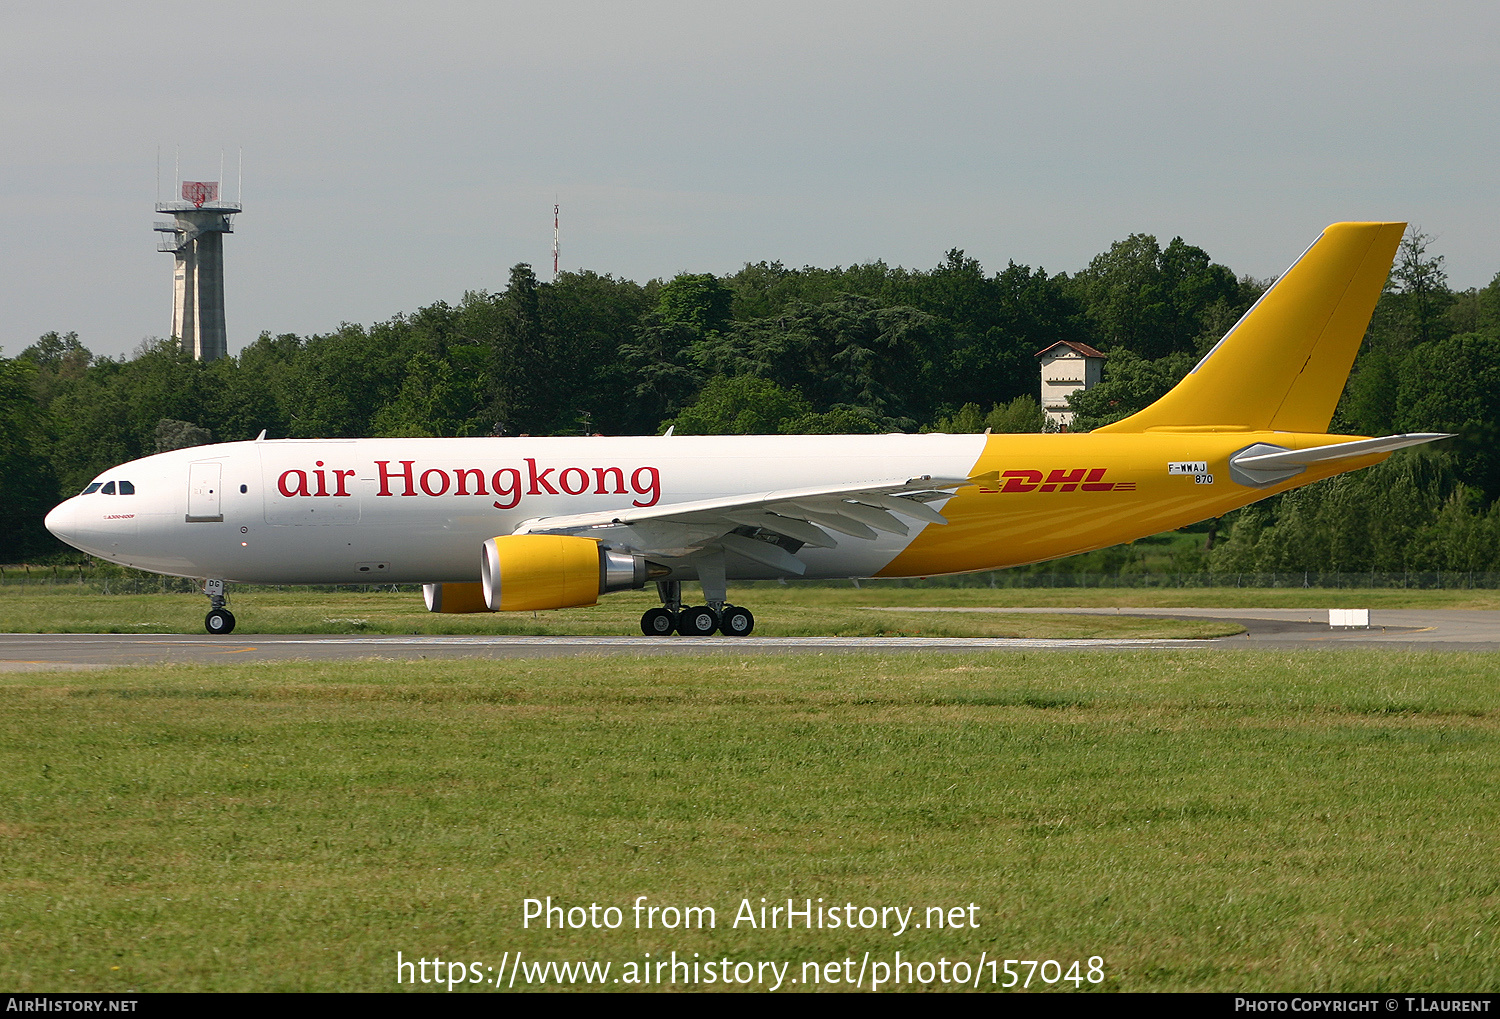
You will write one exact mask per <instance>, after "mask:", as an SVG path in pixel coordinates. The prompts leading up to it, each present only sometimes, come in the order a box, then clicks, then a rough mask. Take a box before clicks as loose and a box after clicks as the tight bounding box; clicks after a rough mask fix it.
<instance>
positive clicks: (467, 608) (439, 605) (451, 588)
mask: <svg viewBox="0 0 1500 1019" xmlns="http://www.w3.org/2000/svg"><path fill="white" fill-rule="evenodd" d="M422 597H423V599H425V600H426V602H427V611H428V612H488V611H490V607H489V606H488V605H487V604H485V601H484V585H483V584H481V583H480V582H479V581H477V580H476V581H474V582H472V583H468V584H423V585H422Z"/></svg>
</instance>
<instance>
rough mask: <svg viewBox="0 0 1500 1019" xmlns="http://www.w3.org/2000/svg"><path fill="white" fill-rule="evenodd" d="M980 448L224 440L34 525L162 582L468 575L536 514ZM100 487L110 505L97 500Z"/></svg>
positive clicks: (880, 439) (974, 439) (912, 469)
mask: <svg viewBox="0 0 1500 1019" xmlns="http://www.w3.org/2000/svg"><path fill="white" fill-rule="evenodd" d="M984 438H985V437H984V436H981V435H878V436H877V435H829V436H711V437H710V436H671V437H592V438H582V437H581V438H525V437H522V438H475V439H345V440H338V439H278V440H272V441H265V440H262V441H257V442H231V443H223V444H220V445H213V446H199V447H194V448H191V449H181V450H175V451H173V452H170V453H161V454H158V455H156V456H149V457H145V458H143V459H140V460H134V461H131V462H130V463H127V464H123V465H121V466H119V467H115V468H112V469H110V470H109V471H106V472H105V473H103V474H101V475H99V477H98V479H96V484H97V485H99V489H98V490H95V491H93V492H91V493H88V494H83V495H79V496H75V497H73V498H72V499H69V500H67V501H66V502H64V503H63V504H61V505H60V506H58V507H57V508H56V509H54V510H53V511H52V513H50V514H49V515H48V517H47V526H48V528H49V529H50V530H51V531H52V532H53V533H54V534H56V535H57V536H58V537H60V538H62V539H63V540H65V541H67V542H68V543H70V544H72V545H74V546H76V547H78V548H80V549H83V550H84V551H87V552H90V553H92V554H94V555H97V556H100V557H102V558H105V559H109V560H111V561H113V562H117V563H121V564H124V565H128V566H133V567H136V568H138V569H143V570H150V571H152V572H156V573H165V574H172V575H177V576H185V577H201V578H220V579H223V580H229V581H236V582H242V583H261V584H338V583H357V582H360V581H369V580H384V581H388V582H400V583H434V582H462V581H474V580H477V579H478V578H479V563H480V548H481V545H482V543H483V542H484V541H486V540H487V539H489V538H492V537H495V536H498V535H507V534H510V533H512V532H513V531H514V530H515V529H516V527H517V526H518V525H520V524H521V523H522V522H523V521H526V520H530V519H533V518H536V517H543V516H549V517H550V516H557V515H566V514H576V513H583V512H597V511H609V510H611V509H616V508H617V509H620V510H628V509H630V508H632V507H645V506H654V505H667V504H672V503H683V502H693V501H696V500H702V499H713V498H721V497H726V496H734V495H741V494H745V493H753V492H764V491H768V490H778V489H792V488H799V487H804V486H813V485H827V484H830V483H838V482H851V483H853V482H865V481H875V480H881V479H890V478H896V477H903V478H904V477H914V476H920V475H934V476H939V475H947V476H955V477H964V476H967V474H968V473H969V471H970V470H971V468H972V467H973V466H974V464H975V462H976V461H977V460H978V458H979V455H980V453H981V451H982V450H983V448H984ZM121 481H129V482H130V483H131V487H133V488H134V493H133V494H130V495H122V494H119V489H120V487H121V486H119V485H118V482H121ZM110 482H115V483H116V484H115V485H114V486H111V485H110ZM91 487H93V486H91ZM110 487H113V488H114V489H115V492H114V494H104V490H105V489H107V488H110ZM922 527H923V525H921V524H915V525H913V527H912V529H911V533H910V534H907V535H898V534H886V533H881V534H880V535H879V536H878V538H876V539H875V540H870V541H848V542H841V543H840V544H839V547H837V548H827V549H825V548H811V547H809V548H805V549H803V550H801V552H800V553H799V557H800V558H801V559H802V560H803V561H805V563H806V564H807V572H806V574H805V576H807V577H810V578H811V577H850V576H854V577H862V576H870V575H873V574H875V573H877V572H878V571H879V570H881V569H882V568H883V567H884V566H886V565H887V564H888V563H889V562H890V561H891V560H892V559H894V558H895V557H896V556H897V555H898V554H899V553H900V552H901V551H902V550H903V549H905V548H906V547H907V546H908V545H909V544H910V543H911V542H912V540H913V539H914V538H915V537H916V535H917V533H919V532H920V531H921V529H922ZM691 540H692V535H691V534H684V537H683V543H684V547H683V549H682V550H681V551H683V552H689V551H690V542H691ZM978 565H982V564H976V568H977V566H978ZM779 575H780V574H778V573H776V572H775V571H771V570H766V569H761V568H756V567H754V566H753V565H752V564H748V563H741V564H740V568H739V569H738V570H737V571H736V572H735V577H737V578H738V579H751V578H754V577H774V576H779Z"/></svg>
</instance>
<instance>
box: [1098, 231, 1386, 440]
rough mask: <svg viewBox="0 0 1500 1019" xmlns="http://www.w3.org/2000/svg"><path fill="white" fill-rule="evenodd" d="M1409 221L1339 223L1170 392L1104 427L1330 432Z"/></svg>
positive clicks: (1113, 429)
mask: <svg viewBox="0 0 1500 1019" xmlns="http://www.w3.org/2000/svg"><path fill="white" fill-rule="evenodd" d="M1405 230H1406V224H1405V223H1335V224H1333V225H1332V226H1330V227H1329V228H1328V229H1326V230H1324V231H1323V233H1322V235H1321V236H1320V237H1319V238H1318V239H1317V240H1316V241H1314V242H1313V244H1312V247H1310V248H1308V249H1307V250H1306V251H1305V252H1303V253H1302V257H1301V258H1299V259H1297V261H1296V263H1295V264H1294V265H1293V266H1292V267H1291V268H1290V269H1288V270H1287V271H1286V274H1285V275H1283V276H1282V277H1281V278H1280V279H1279V280H1277V281H1276V283H1275V285H1274V286H1272V287H1271V289H1270V290H1267V291H1266V292H1265V294H1264V295H1263V296H1262V297H1261V299H1260V300H1259V301H1257V302H1256V303H1255V306H1254V307H1252V308H1251V309H1250V310H1249V311H1247V312H1246V313H1245V315H1244V317H1243V318H1241V319H1240V320H1239V322H1237V323H1235V326H1234V328H1233V329H1230V330H1229V332H1227V333H1225V334H1224V338H1223V339H1222V340H1220V341H1219V342H1218V344H1217V345H1216V346H1215V347H1214V348H1213V349H1212V350H1210V351H1209V352H1208V353H1207V354H1206V355H1204V357H1203V360H1201V361H1199V362H1198V366H1197V367H1196V368H1194V369H1193V370H1192V371H1191V372H1189V373H1188V376H1187V378H1185V379H1183V380H1182V381H1181V382H1179V383H1178V384H1177V386H1176V387H1175V388H1173V389H1172V391H1171V392H1169V393H1167V395H1166V396H1163V397H1162V398H1161V399H1160V400H1157V401H1156V402H1155V403H1153V404H1152V405H1151V406H1149V407H1147V408H1146V409H1145V410H1143V411H1141V412H1139V413H1138V414H1133V415H1131V416H1130V417H1128V418H1126V419H1125V420H1123V421H1116V422H1115V423H1114V424H1110V425H1105V426H1104V427H1102V428H1098V429H1095V431H1100V432H1148V431H1153V432H1154V431H1162V432H1171V431H1194V432H1237V431H1283V432H1319V433H1320V432H1326V431H1327V430H1328V422H1329V421H1330V420H1331V419H1332V417H1333V410H1334V407H1336V406H1337V405H1338V401H1339V394H1340V393H1342V392H1343V390H1344V382H1345V381H1346V380H1347V379H1348V377H1349V369H1350V367H1351V366H1352V365H1353V364H1354V355H1355V354H1356V353H1357V352H1358V350H1359V344H1360V341H1361V340H1362V339H1363V338H1364V335H1365V328H1366V326H1368V325H1369V323H1370V316H1371V315H1372V314H1373V313H1374V311H1375V302H1376V301H1377V300H1379V299H1380V292H1381V290H1382V289H1383V288H1384V286H1385V280H1386V276H1387V275H1388V274H1389V272H1390V269H1391V260H1392V259H1393V258H1395V256H1396V248H1397V247H1398V246H1399V245H1400V243H1401V235H1402V234H1403V233H1404V232H1405Z"/></svg>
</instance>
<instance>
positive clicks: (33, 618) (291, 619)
mask: <svg viewBox="0 0 1500 1019" xmlns="http://www.w3.org/2000/svg"><path fill="white" fill-rule="evenodd" d="M900 593H901V594H903V595H904V596H905V598H904V600H902V599H895V600H889V601H885V602H880V601H878V600H871V599H870V598H868V597H861V595H862V594H863V592H861V591H856V590H853V589H849V590H840V589H829V588H810V587H804V588H782V587H780V586H766V587H760V588H753V589H741V590H736V591H733V592H732V593H731V596H732V600H734V601H735V602H736V604H739V603H741V602H743V603H744V604H747V605H749V606H750V607H751V609H752V611H754V612H755V617H756V624H755V632H756V633H757V634H758V635H761V636H767V637H799V636H846V637H878V636H924V635H925V636H930V637H1161V638H1204V637H1223V636H1228V635H1230V634H1235V633H1240V632H1242V629H1243V628H1242V627H1240V626H1237V625H1235V624H1234V623H1226V622H1224V621H1222V620H1172V619H1132V618H1128V617H1123V618H1122V617H1109V616H1099V617H1090V618H1079V617H1076V616H1065V615H1056V616H1052V615H1025V614H1016V615H1004V614H994V615H990V614H985V615H983V616H979V615H975V614H973V613H954V614H952V615H944V614H942V613H931V612H912V613H905V614H903V613H899V612H878V613H875V612H868V611H865V607H866V606H869V605H879V604H888V605H890V604H894V605H911V604H917V605H937V606H943V605H950V604H953V605H958V604H973V600H972V599H964V600H962V601H960V600H955V599H952V598H951V597H950V596H951V595H954V594H962V593H966V592H956V591H952V590H948V591H937V590H933V591H910V590H908V591H903V592H900ZM913 595H915V599H914V598H913ZM656 604H658V601H657V599H656V597H655V595H654V593H652V594H650V595H648V594H646V593H644V592H626V593H621V594H614V595H609V596H607V597H605V598H604V599H603V600H601V601H600V603H599V604H598V605H595V606H592V607H590V608H583V609H563V610H561V611H557V612H520V613H496V614H491V613H488V612H485V613H476V614H473V615H441V614H434V613H431V612H428V611H427V610H426V608H425V606H424V605H423V602H422V598H421V595H420V594H411V593H402V594H392V593H390V592H370V593H355V592H337V593H326V592H317V591H307V590H295V589H294V590H290V591H249V592H243V593H233V592H232V598H231V603H230V608H231V609H232V610H233V612H234V613H235V616H236V618H237V620H238V632H241V633H371V634H394V633H406V634H410V633H421V634H464V633H484V634H489V633H501V634H536V635H559V634H576V635H592V634H598V635H630V634H634V635H639V634H640V632H641V631H640V617H641V613H642V612H644V611H645V610H646V609H648V608H650V607H652V606H653V605H656ZM207 608H208V602H207V600H206V599H204V598H202V597H200V596H197V595H191V594H118V595H107V596H103V595H94V596H89V595H80V594H77V593H74V592H69V591H67V589H66V588H30V589H27V588H0V631H4V632H10V633H196V632H201V631H202V629H203V615H204V613H205V612H206V611H207Z"/></svg>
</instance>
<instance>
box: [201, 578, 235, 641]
mask: <svg viewBox="0 0 1500 1019" xmlns="http://www.w3.org/2000/svg"><path fill="white" fill-rule="evenodd" d="M203 593H204V594H206V595H208V604H209V610H208V615H206V616H204V617H203V628H204V629H205V630H207V631H208V632H209V633H211V634H213V635H214V636H216V637H222V636H224V635H225V634H229V633H233V632H234V613H232V612H230V611H229V610H228V609H227V608H225V607H224V606H225V605H227V604H229V599H228V598H226V597H224V582H223V581H222V580H205V581H204V582H203Z"/></svg>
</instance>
